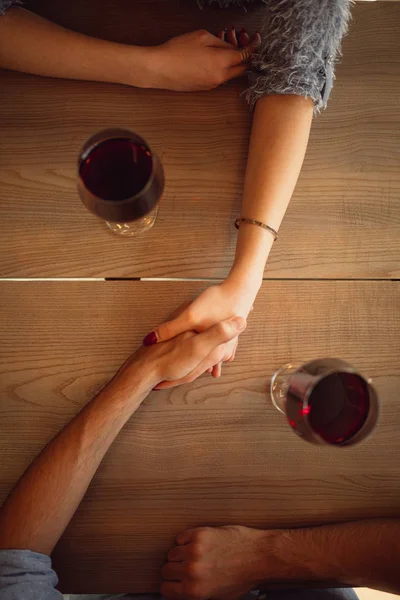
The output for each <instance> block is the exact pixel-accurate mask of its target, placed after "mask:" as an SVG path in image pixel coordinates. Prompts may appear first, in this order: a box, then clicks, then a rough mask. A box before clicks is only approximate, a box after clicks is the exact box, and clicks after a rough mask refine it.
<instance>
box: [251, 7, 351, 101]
mask: <svg viewBox="0 0 400 600" xmlns="http://www.w3.org/2000/svg"><path fill="white" fill-rule="evenodd" d="M265 4H266V5H267V6H266V16H265V22H264V26H263V28H262V30H261V35H262V38H263V42H262V45H261V48H260V51H259V52H258V54H257V55H256V56H255V58H254V60H253V63H252V71H251V73H250V75H249V84H250V87H249V89H248V90H247V92H246V96H247V99H248V101H249V104H250V105H251V106H252V107H253V106H254V105H255V103H256V102H257V100H258V99H259V98H261V97H262V96H266V95H271V94H294V95H299V96H304V97H306V98H312V99H313V100H314V103H315V109H316V112H318V111H319V110H320V109H321V108H325V107H326V103H327V100H328V98H329V94H330V91H331V88H332V84H333V79H334V64H335V61H336V60H337V58H338V56H339V54H340V46H341V40H342V37H343V36H344V35H345V33H346V32H347V27H348V22H349V18H350V0H266V1H265Z"/></svg>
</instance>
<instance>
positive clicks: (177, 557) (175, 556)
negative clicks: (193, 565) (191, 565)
mask: <svg viewBox="0 0 400 600" xmlns="http://www.w3.org/2000/svg"><path fill="white" fill-rule="evenodd" d="M188 548H190V546H189V545H188V544H185V545H184V546H174V547H173V548H171V550H170V551H169V552H168V562H183V561H184V560H188V559H189V558H191V554H190V552H189V550H188Z"/></svg>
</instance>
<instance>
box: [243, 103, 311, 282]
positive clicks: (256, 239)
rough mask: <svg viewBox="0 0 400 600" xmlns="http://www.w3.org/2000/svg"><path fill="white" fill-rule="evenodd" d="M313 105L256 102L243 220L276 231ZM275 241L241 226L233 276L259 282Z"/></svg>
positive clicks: (251, 227)
mask: <svg viewBox="0 0 400 600" xmlns="http://www.w3.org/2000/svg"><path fill="white" fill-rule="evenodd" d="M312 114H313V102H312V101H311V100H306V99H305V98H303V97H300V96H267V97H265V98H262V99H261V100H259V101H258V102H257V105H256V108H255V112H254V120H253V127H252V132H251V139H250V148H249V156H248V162H247V168H246V177H245V184H244V195H243V203H242V216H243V217H247V218H248V219H254V220H257V221H262V222H263V223H266V224H267V225H269V226H270V227H273V228H274V229H275V230H278V229H279V226H280V224H281V221H282V219H283V217H284V214H285V212H286V209H287V206H288V204H289V202H290V199H291V196H292V193H293V190H294V187H295V185H296V182H297V179H298V176H299V173H300V169H301V166H302V164H303V160H304V155H305V152H306V148H307V143H308V138H309V133H310V128H311V122H312ZM272 244H273V237H272V235H271V234H270V233H269V232H268V231H265V230H263V229H260V228H258V227H256V226H254V225H245V224H244V225H243V224H242V225H241V226H240V230H239V235H238V241H237V246H236V256H235V262H234V266H233V268H232V275H235V276H236V275H237V276H238V277H239V278H240V277H241V276H245V277H247V278H248V279H250V280H252V281H254V282H259V284H261V279H262V276H263V272H264V267H265V263H266V260H267V258H268V254H269V252H270V250H271V248H272Z"/></svg>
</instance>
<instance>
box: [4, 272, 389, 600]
mask: <svg viewBox="0 0 400 600" xmlns="http://www.w3.org/2000/svg"><path fill="white" fill-rule="evenodd" d="M200 289H201V286H200V285H199V284H198V283H197V284H195V283H187V282H182V283H178V282H175V283H171V282H169V283H167V282H162V283H161V282H157V283H150V282H89V283H71V282H69V283H60V282H28V283H23V282H13V283H11V282H7V283H6V282H3V284H2V295H1V311H0V330H1V340H2V341H1V363H0V372H1V379H0V386H1V395H0V398H1V404H0V453H1V456H2V461H1V464H0V499H3V498H4V497H5V495H6V494H7V493H8V491H9V490H10V488H11V486H12V485H13V484H14V482H15V481H16V480H17V479H18V477H19V476H20V475H21V474H22V472H23V471H24V469H25V468H26V467H27V466H28V464H29V463H30V461H31V460H32V458H33V457H34V456H35V454H36V453H37V452H38V451H39V450H40V449H41V448H42V447H43V445H44V444H45V443H46V442H47V441H48V440H49V439H50V438H51V437H52V436H53V435H54V434H55V433H56V432H57V431H58V430H59V429H60V428H61V427H62V426H63V425H64V424H65V423H67V421H68V420H69V419H70V418H71V417H72V416H73V415H74V414H75V413H76V412H77V411H78V410H79V409H80V407H81V406H82V405H83V404H84V403H85V402H86V401H88V400H89V399H90V398H91V397H92V396H93V395H94V394H95V392H96V391H97V390H98V389H99V388H100V387H101V386H102V384H103V383H104V382H105V381H106V380H107V379H108V378H109V377H110V376H111V375H112V374H113V373H114V372H115V370H116V369H117V368H118V366H119V365H120V364H121V363H122V361H123V360H124V359H125V357H126V356H127V355H129V353H130V352H131V351H132V350H133V349H134V348H135V347H136V346H137V345H138V344H139V343H140V341H141V339H142V336H143V335H144V334H145V333H146V332H148V331H149V330H150V328H151V327H153V326H154V325H155V324H156V323H158V322H159V321H161V320H163V319H165V318H166V317H167V315H168V314H169V313H170V311H171V310H172V309H174V308H175V307H176V305H177V303H178V302H181V301H184V300H187V299H190V298H191V297H193V296H194V295H195V294H197V293H198V292H199V291H200ZM399 310H400V283H399V282H343V281H342V282H333V281H319V282H302V281H299V282H293V281H291V282H290V281H279V282H278V281H276V282H273V281H270V282H265V283H264V285H263V288H262V290H261V292H260V294H259V296H258V299H257V302H256V305H255V310H254V312H253V313H252V315H251V319H250V321H249V326H248V329H247V331H246V332H245V333H244V334H243V336H242V338H241V342H240V344H239V349H238V353H237V358H236V360H235V361H234V363H232V364H230V365H227V366H225V368H224V371H223V376H222V378H221V379H220V380H218V381H216V380H213V379H212V378H211V377H209V376H205V377H202V378H200V379H199V380H198V381H197V382H195V383H194V384H192V385H191V386H185V387H181V388H177V389H175V390H173V391H165V392H158V393H157V394H155V393H152V394H151V395H150V396H149V398H148V399H147V400H146V401H145V402H144V404H143V406H142V407H141V408H140V410H139V411H138V412H137V414H135V415H134V417H133V418H132V419H131V420H130V422H129V423H128V425H127V426H126V427H125V429H124V430H123V432H122V433H121V434H120V436H119V437H118V439H117V441H116V442H115V443H114V445H113V446H112V448H111V450H110V452H109V453H108V455H107V457H106V458H105V460H104V462H103V464H102V465H101V467H100V469H99V471H98V473H97V474H96V476H95V478H94V481H93V483H92V485H91V487H90V489H89V491H88V493H87V495H86V497H85V499H84V501H83V502H82V505H81V506H80V508H79V510H78V512H77V514H76V515H75V517H74V519H73V521H72V523H71V525H70V526H69V528H68V530H67V532H66V533H65V535H64V537H63V539H62V541H61V543H60V544H59V546H58V548H57V549H56V552H55V555H54V558H55V566H56V569H57V570H58V572H59V574H60V577H61V585H62V589H63V590H65V591H66V592H82V593H83V592H93V593H94V592H103V593H106V592H110V593H115V592H126V591H132V592H133V591H137V592H139V591H142V592H144V591H155V590H156V589H157V585H158V581H159V568H160V566H161V564H162V562H163V560H164V558H165V553H166V551H167V549H168V548H169V546H170V545H171V543H172V541H173V539H174V536H175V535H176V534H177V533H178V532H179V531H180V530H182V529H184V528H186V527H193V526H198V525H205V524H209V525H219V524H228V523H241V524H247V525H251V526H258V527H278V526H295V525H305V524H312V523H314V524H316V523H322V522H333V521H338V520H347V519H355V518H362V517H372V516H380V515H382V516H383V515H394V514H396V513H398V510H399V503H400V491H399V477H400V460H399V451H400V441H399V436H398V431H399V428H400V408H399V392H398V390H399V388H400V360H399V358H400V342H399V340H400V321H399V318H398V315H399ZM322 356H338V357H342V358H343V359H345V360H348V361H349V362H350V363H351V364H353V365H355V366H356V367H357V368H359V369H361V370H362V372H364V373H365V374H367V375H369V376H371V377H372V378H373V379H374V382H375V385H376V388H377V390H378V393H379V395H380V398H381V402H382V411H381V418H380V422H379V424H378V427H377V429H376V431H375V432H374V434H373V435H372V436H371V437H370V438H369V439H368V440H366V441H365V442H363V443H362V444H360V445H359V446H356V447H353V448H342V449H329V448H320V447H314V446H312V445H310V444H307V443H306V442H304V441H302V440H300V439H299V438H297V437H296V436H295V435H294V434H293V433H292V432H291V431H290V428H289V426H288V425H287V424H286V423H285V421H284V418H283V417H282V415H280V414H279V413H278V412H277V411H276V410H275V409H274V408H273V406H272V404H271V401H270V398H269V395H268V393H267V387H268V384H269V380H270V377H271V375H272V373H273V372H274V371H275V370H276V369H277V368H278V367H279V366H281V365H282V364H284V363H286V362H287V361H288V360H292V359H293V360H296V359H299V360H307V359H310V358H315V357H322Z"/></svg>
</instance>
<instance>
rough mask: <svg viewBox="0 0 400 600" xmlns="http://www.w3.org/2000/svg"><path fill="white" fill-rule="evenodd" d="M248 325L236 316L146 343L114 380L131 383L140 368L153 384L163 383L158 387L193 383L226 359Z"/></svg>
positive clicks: (147, 379) (152, 385) (115, 381)
mask: <svg viewBox="0 0 400 600" xmlns="http://www.w3.org/2000/svg"><path fill="white" fill-rule="evenodd" d="M245 328H246V320H245V319H243V318H239V317H236V318H233V319H227V320H225V321H222V322H220V323H217V324H213V326H212V327H209V328H207V329H206V330H205V331H203V333H195V332H194V331H186V332H185V333H182V334H180V335H178V336H177V337H174V339H171V340H169V341H166V342H162V343H160V344H156V345H153V346H151V347H146V346H142V347H141V348H140V349H139V350H138V351H137V352H136V353H135V354H133V355H132V356H131V357H130V358H129V359H128V360H127V361H126V362H125V363H124V365H123V366H122V367H121V369H120V370H119V371H118V373H117V374H116V376H115V378H114V383H117V382H118V383H119V384H123V383H122V382H126V385H129V378H130V374H133V373H137V371H138V370H141V371H142V372H143V376H144V377H145V378H146V381H148V383H149V385H151V387H155V386H158V384H161V382H163V383H162V384H161V385H160V386H158V389H162V388H165V387H174V386H176V385H181V384H183V383H190V382H192V381H194V380H195V379H197V377H199V376H200V375H202V374H203V373H205V372H206V371H207V370H208V369H210V368H212V367H213V366H214V365H215V364H216V363H218V362H220V361H222V360H224V359H225V357H226V356H227V355H228V354H230V353H231V352H232V345H233V344H234V343H235V341H236V339H237V336H238V335H239V334H240V333H242V331H244V330H245ZM170 382H173V383H172V384H171V383H170Z"/></svg>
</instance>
